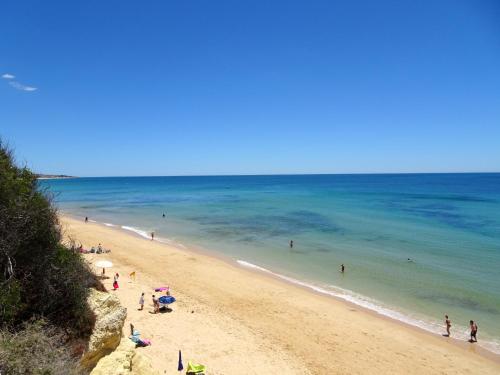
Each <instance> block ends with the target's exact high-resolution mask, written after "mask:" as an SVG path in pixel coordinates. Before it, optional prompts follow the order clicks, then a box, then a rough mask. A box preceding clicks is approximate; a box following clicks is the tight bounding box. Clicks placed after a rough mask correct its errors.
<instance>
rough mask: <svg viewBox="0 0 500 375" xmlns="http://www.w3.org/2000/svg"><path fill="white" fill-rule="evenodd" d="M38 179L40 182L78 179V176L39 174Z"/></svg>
mask: <svg viewBox="0 0 500 375" xmlns="http://www.w3.org/2000/svg"><path fill="white" fill-rule="evenodd" d="M36 178H38V179H39V180H47V179H56V178H77V177H76V176H68V175H65V174H42V173H37V174H36Z"/></svg>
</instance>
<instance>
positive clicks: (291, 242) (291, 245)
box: [290, 240, 293, 249]
mask: <svg viewBox="0 0 500 375" xmlns="http://www.w3.org/2000/svg"><path fill="white" fill-rule="evenodd" d="M292 248H293V240H290V249H292Z"/></svg>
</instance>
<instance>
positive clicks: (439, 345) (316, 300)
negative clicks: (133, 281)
mask: <svg viewBox="0 0 500 375" xmlns="http://www.w3.org/2000/svg"><path fill="white" fill-rule="evenodd" d="M61 223H62V224H63V227H64V228H65V231H66V235H71V236H73V237H74V238H75V239H78V240H79V241H81V242H82V243H83V244H84V246H86V247H89V246H92V245H96V244H97V243H98V242H102V243H103V245H104V246H105V247H111V248H112V249H113V252H112V253H111V254H107V255H106V256H108V255H109V258H110V259H111V260H112V261H113V262H114V263H115V264H116V266H117V267H116V268H117V269H125V268H128V269H129V270H130V269H132V268H133V269H134V270H139V269H140V270H141V271H140V272H141V274H143V275H144V277H145V278H146V279H148V280H150V281H151V280H153V279H156V281H157V282H168V283H169V284H170V285H171V286H172V288H173V290H174V294H175V292H176V291H179V293H177V295H179V296H182V297H181V298H179V297H178V300H179V301H182V300H184V299H188V300H189V299H191V300H192V299H194V300H196V303H195V304H196V306H197V309H198V306H200V307H202V310H205V309H206V310H207V311H208V312H213V311H212V310H214V311H216V312H220V314H218V313H215V314H213V313H212V314H211V313H209V314H208V316H205V317H204V318H203V321H202V323H201V324H202V325H203V324H206V323H207V322H208V323H213V324H215V325H220V329H221V330H222V331H221V332H220V333H221V334H223V333H224V332H225V331H228V330H227V329H226V326H225V325H226V324H221V322H219V320H224V319H229V320H230V322H229V323H228V322H226V323H228V326H229V327H233V328H234V329H235V330H236V331H240V332H242V331H244V333H245V334H242V335H241V336H242V337H244V336H245V335H248V337H247V339H246V340H245V342H248V339H250V341H252V342H253V343H254V345H256V348H261V346H262V343H266V344H269V343H271V345H267V346H266V349H267V350H264V351H262V350H257V351H256V352H255V353H256V354H255V355H257V354H258V355H259V356H264V358H267V361H268V364H267V365H269V366H270V365H272V364H273V363H274V364H278V362H280V361H279V360H278V359H282V360H284V361H285V363H286V364H287V365H288V366H291V367H292V368H294V369H295V371H294V372H293V373H308V372H307V371H306V370H305V369H308V370H309V372H310V373H324V372H325V371H333V372H334V373H337V372H338V373H344V372H349V373H367V372H368V373H375V372H380V371H384V372H385V373H387V372H393V373H396V372H406V373H422V372H427V373H434V372H436V373H437V372H445V373H453V372H462V371H467V370H469V371H471V372H477V371H478V370H479V369H481V370H480V372H481V373H497V372H498V371H499V370H500V361H499V356H497V355H495V354H493V353H490V352H488V351H486V350H484V349H482V348H479V347H478V346H476V345H470V344H468V343H464V342H458V340H453V339H447V338H443V337H438V336H436V335H435V334H431V333H428V332H425V331H423V330H421V329H418V328H417V327H412V326H409V325H407V324H404V323H402V322H399V321H396V320H394V319H391V318H388V317H384V316H382V315H380V314H377V313H376V312H373V311H370V310H368V309H365V308H362V307H360V306H358V305H355V304H353V303H349V302H347V301H343V300H340V299H339V298H335V297H331V296H326V295H324V294H322V293H319V292H317V293H311V290H310V288H307V287H305V286H303V287H301V286H300V285H296V284H292V283H287V282H286V280H282V279H279V278H277V277H275V276H273V275H269V274H266V272H262V271H259V270H251V269H248V267H242V266H237V265H236V264H234V262H229V261H227V260H225V259H221V258H220V257H213V256H212V255H211V254H205V253H202V252H198V251H196V250H195V251H193V249H180V248H178V247H175V246H172V245H169V244H165V243H159V242H157V241H154V242H151V241H147V240H145V239H144V238H143V237H140V234H137V235H133V234H132V233H128V232H126V231H125V230H124V229H121V228H120V227H110V226H109V225H107V226H106V225H105V224H99V223H87V224H84V223H83V222H81V221H79V220H75V219H73V218H71V217H70V216H68V215H62V216H61ZM145 251H148V252H150V253H148V254H149V255H148V257H143V256H141V254H140V253H141V252H145ZM86 257H89V258H90V259H92V257H96V256H93V255H91V256H86ZM97 257H99V255H97ZM100 257H103V255H100ZM170 258H173V259H178V260H179V261H180V262H175V261H174V260H173V259H170ZM159 264H165V265H168V266H172V267H166V270H164V271H161V270H160V269H158V266H159ZM193 271H194V272H193ZM129 272H130V271H125V270H124V271H121V273H122V274H127V275H128V273H129ZM163 274H165V275H163ZM204 276H205V277H204ZM206 276H210V277H206ZM164 279H165V280H164ZM150 286H151V284H150ZM127 287H128V283H127V284H125V286H124V288H123V289H125V288H127ZM256 289H257V292H258V293H256V292H255V290H256ZM144 291H145V292H147V293H149V292H150V291H151V289H149V290H144ZM117 294H118V295H119V296H121V295H123V296H124V298H125V302H126V303H125V305H126V306H127V301H129V300H130V301H134V302H133V305H134V306H135V305H136V302H135V300H136V299H138V296H135V295H134V296H128V295H127V296H126V294H127V292H125V291H124V290H119V291H118V292H117ZM209 296H210V297H214V298H208V297H209ZM120 298H121V297H120ZM217 301H219V303H217ZM181 305H182V303H179V304H178V305H177V306H174V311H175V312H176V313H177V307H178V306H181ZM127 307H129V311H130V310H132V311H131V313H132V314H131V315H132V316H130V317H129V319H132V320H134V321H135V319H136V317H135V315H136V312H135V311H134V309H132V308H131V307H132V306H127ZM285 307H286V308H285ZM142 315H143V316H140V317H139V318H142V320H144V319H147V318H151V317H153V318H156V317H155V316H147V315H149V314H147V315H146V314H142ZM219 315H221V316H219ZM170 316H171V314H169V316H168V318H170ZM285 317H286V319H285ZM153 320H155V319H153ZM144 323H147V322H144ZM179 324H181V322H179ZM213 324H212V325H213ZM181 325H182V324H181ZM233 325H236V326H237V327H234V326H233ZM146 326H147V324H146ZM196 329H201V328H200V327H196V328H195V330H196ZM229 331H231V328H229ZM226 333H227V332H226ZM201 340H202V341H203V339H201ZM206 340H207V341H208V342H210V344H211V345H209V346H208V347H210V348H211V347H212V345H217V342H211V340H212V339H208V338H207V339H206ZM239 341H241V340H237V342H236V343H232V345H233V346H235V345H236V347H237V344H242V343H241V342H239ZM221 345H222V343H221ZM149 349H150V348H147V351H151V350H149ZM165 349H166V348H165ZM254 349H255V348H254ZM171 350H172V351H173V350H174V349H173V348H172V349H171ZM214 350H217V349H216V348H214ZM242 350H243V351H245V350H246V351H247V352H248V350H247V349H242ZM212 351H213V349H210V350H208V352H212ZM169 352H170V350H169ZM148 354H149V353H148ZM151 354H152V355H153V357H154V358H153V362H155V361H156V359H157V358H156V356H158V355H160V356H161V355H162V353H161V352H155V351H154V350H152V353H151ZM170 354H171V353H170ZM232 354H233V355H241V353H239V354H237V353H232ZM339 354H341V357H338V355H339ZM245 358H246V357H245ZM245 358H240V359H239V361H244V362H245V361H246V363H248V365H249V366H251V368H252V366H257V365H255V364H256V363H258V361H262V360H263V359H262V358H256V357H252V356H251V355H250V356H248V358H247V359H245ZM325 358H327V359H330V358H331V360H332V361H333V362H332V363H331V364H330V363H325ZM297 359H299V361H297ZM360 359H361V361H360ZM205 362H206V363H205V364H207V365H209V366H210V367H211V368H214V364H215V368H217V365H218V364H221V365H222V364H223V363H224V368H225V369H227V366H228V364H227V363H225V362H221V360H220V359H217V360H215V361H214V357H209V358H207V359H206V360H205ZM360 362H362V363H360ZM281 365H282V364H280V366H281ZM156 366H157V368H158V369H161V366H160V365H159V364H158V363H156ZM304 366H305V367H304ZM402 369H404V370H402ZM222 370H223V369H222V367H221V368H220V371H222ZM266 371H271V369H270V368H269V369H262V368H261V369H260V370H259V371H255V373H265V372H266ZM227 372H230V371H222V372H217V371H216V372H212V373H227ZM250 373H254V372H250Z"/></svg>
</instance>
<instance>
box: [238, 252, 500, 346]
mask: <svg viewBox="0 0 500 375" xmlns="http://www.w3.org/2000/svg"><path fill="white" fill-rule="evenodd" d="M236 262H237V263H238V264H239V265H241V266H243V267H246V268H251V269H254V270H257V271H259V272H263V273H267V274H270V275H272V276H273V277H277V278H279V279H282V280H285V281H287V282H289V283H292V284H295V285H299V286H301V287H304V288H308V289H311V290H313V291H315V292H317V293H321V294H325V295H328V296H331V297H335V298H340V299H343V300H344V301H347V302H350V303H353V304H355V305H358V306H361V307H363V308H365V309H368V310H371V311H374V312H376V313H378V314H380V315H383V316H386V317H389V318H391V319H395V320H398V321H400V322H403V323H406V324H409V325H412V326H415V327H418V328H421V329H424V330H426V331H428V332H431V333H434V334H442V333H443V331H444V329H443V324H442V322H437V321H435V322H433V321H431V320H424V319H422V318H418V317H412V316H409V315H408V314H404V313H402V312H399V311H396V310H393V309H391V308H388V307H385V306H383V305H382V304H381V303H380V302H378V301H376V300H374V299H371V298H369V297H366V296H363V295H360V294H357V293H355V292H352V291H350V290H347V289H342V288H339V287H336V286H333V285H326V286H319V285H315V284H311V283H307V282H304V281H301V280H297V279H295V278H292V277H289V276H285V275H282V274H279V273H276V272H273V271H271V270H268V269H267V268H264V267H261V266H258V265H256V264H253V263H250V262H247V261H244V260H237V261H236ZM453 338H455V339H459V340H467V339H468V338H469V334H468V329H467V327H459V326H456V325H455V326H454V332H453ZM478 345H480V346H482V347H483V348H485V349H487V350H489V351H491V352H493V353H496V354H500V341H498V340H490V341H481V342H479V343H478Z"/></svg>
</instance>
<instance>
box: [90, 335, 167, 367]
mask: <svg viewBox="0 0 500 375" xmlns="http://www.w3.org/2000/svg"><path fill="white" fill-rule="evenodd" d="M90 375H159V373H158V372H157V371H155V370H154V369H153V367H152V366H151V364H150V363H149V360H148V359H147V358H146V357H145V356H144V355H142V354H141V353H139V352H138V351H136V350H135V344H134V343H132V342H131V341H130V340H128V339H124V340H122V341H121V343H120V345H119V346H118V347H117V348H116V350H115V351H114V352H113V353H111V354H110V355H107V356H106V357H104V358H102V359H101V360H100V361H99V362H98V363H97V366H96V367H95V368H94V369H93V370H92V372H91V373H90Z"/></svg>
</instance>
